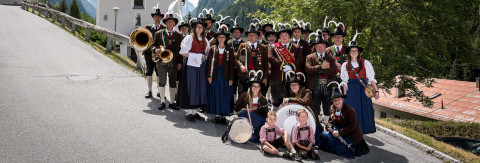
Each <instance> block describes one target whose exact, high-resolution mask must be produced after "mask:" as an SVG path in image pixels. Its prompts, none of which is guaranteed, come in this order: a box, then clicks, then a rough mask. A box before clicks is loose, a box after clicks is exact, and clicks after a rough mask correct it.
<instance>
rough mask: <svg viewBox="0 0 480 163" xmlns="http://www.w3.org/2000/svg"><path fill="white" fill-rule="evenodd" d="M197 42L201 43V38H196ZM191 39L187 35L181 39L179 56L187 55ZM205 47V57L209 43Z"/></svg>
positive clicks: (190, 36)
mask: <svg viewBox="0 0 480 163" xmlns="http://www.w3.org/2000/svg"><path fill="white" fill-rule="evenodd" d="M198 40H200V41H202V38H201V37H198ZM192 42H193V37H192V35H187V36H186V37H185V38H183V40H182V43H181V44H180V54H187V53H188V52H190V49H192ZM206 42H207V46H205V55H207V54H208V49H209V48H210V43H209V42H208V41H206Z"/></svg>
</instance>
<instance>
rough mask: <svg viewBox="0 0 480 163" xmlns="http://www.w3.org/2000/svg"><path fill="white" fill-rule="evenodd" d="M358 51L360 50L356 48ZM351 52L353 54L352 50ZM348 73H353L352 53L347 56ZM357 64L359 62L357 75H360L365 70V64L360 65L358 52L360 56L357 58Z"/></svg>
mask: <svg viewBox="0 0 480 163" xmlns="http://www.w3.org/2000/svg"><path fill="white" fill-rule="evenodd" d="M355 49H357V50H358V48H355ZM350 52H351V49H350ZM347 59H348V60H347V67H346V69H347V72H350V71H352V56H351V55H350V53H348V54H347ZM357 62H358V71H357V73H359V72H360V71H361V70H362V69H363V63H360V52H358V56H357Z"/></svg>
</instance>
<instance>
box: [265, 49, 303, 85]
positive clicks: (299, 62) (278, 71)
mask: <svg viewBox="0 0 480 163" xmlns="http://www.w3.org/2000/svg"><path fill="white" fill-rule="evenodd" d="M274 48H275V47H271V48H270V51H271V52H272V56H269V57H268V61H269V62H270V64H271V69H270V71H271V74H272V75H271V76H270V77H271V78H270V79H271V80H277V81H282V79H283V80H284V78H285V77H284V73H283V67H282V62H283V58H281V55H280V54H277V52H275V50H274ZM289 48H290V53H292V54H293V57H294V58H295V62H294V63H293V64H290V65H289V66H290V67H292V69H293V71H295V70H296V69H299V67H302V66H303V65H304V64H305V58H304V57H303V50H302V49H300V46H298V45H293V44H292V43H290V47H289ZM286 65H287V64H285V65H283V66H286ZM299 70H300V69H299ZM300 72H302V71H300Z"/></svg>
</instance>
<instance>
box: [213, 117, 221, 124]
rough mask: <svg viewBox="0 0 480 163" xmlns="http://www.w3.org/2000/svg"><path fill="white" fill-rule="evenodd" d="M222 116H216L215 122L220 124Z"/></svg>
mask: <svg viewBox="0 0 480 163" xmlns="http://www.w3.org/2000/svg"><path fill="white" fill-rule="evenodd" d="M220 121H221V118H220V117H219V116H215V119H213V120H212V122H213V123H215V124H218V123H220Z"/></svg>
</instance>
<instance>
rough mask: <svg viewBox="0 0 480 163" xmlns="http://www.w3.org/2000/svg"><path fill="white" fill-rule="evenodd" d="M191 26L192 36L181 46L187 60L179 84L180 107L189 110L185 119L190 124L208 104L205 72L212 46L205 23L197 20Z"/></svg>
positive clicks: (185, 39)
mask: <svg viewBox="0 0 480 163" xmlns="http://www.w3.org/2000/svg"><path fill="white" fill-rule="evenodd" d="M191 26H192V32H191V33H192V34H190V35H187V36H186V37H185V38H184V39H183V40H182V43H181V46H180V47H181V49H180V54H181V55H183V56H184V57H185V58H186V59H185V60H184V64H183V67H185V69H184V70H185V71H182V78H181V79H182V80H181V81H180V83H179V84H180V86H179V89H178V97H179V98H178V100H179V107H180V108H183V109H187V115H186V116H185V118H186V119H187V120H188V121H189V122H195V116H198V114H197V110H196V109H197V108H200V107H202V106H204V105H206V104H207V79H206V77H205V76H206V75H205V71H206V67H207V61H206V60H207V54H208V48H210V44H209V42H208V41H207V39H206V38H205V32H204V28H205V27H206V24H205V23H203V22H201V21H199V20H196V21H194V22H192V23H191Z"/></svg>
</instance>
